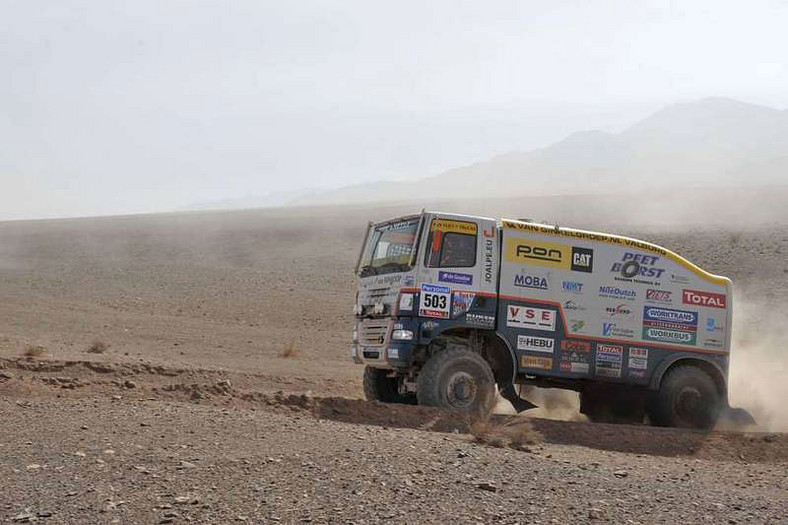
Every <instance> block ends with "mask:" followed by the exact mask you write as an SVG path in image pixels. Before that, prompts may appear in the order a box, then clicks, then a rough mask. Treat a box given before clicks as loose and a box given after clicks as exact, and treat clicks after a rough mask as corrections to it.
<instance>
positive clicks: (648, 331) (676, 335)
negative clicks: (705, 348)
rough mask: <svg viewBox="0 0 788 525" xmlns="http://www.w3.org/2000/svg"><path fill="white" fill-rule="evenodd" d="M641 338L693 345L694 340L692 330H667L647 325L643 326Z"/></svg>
mask: <svg viewBox="0 0 788 525" xmlns="http://www.w3.org/2000/svg"><path fill="white" fill-rule="evenodd" d="M643 339H647V340H649V341H663V342H665V343H677V344H684V345H694V344H695V340H696V338H695V334H694V333H693V332H684V331H681V330H668V329H666V328H652V327H648V326H644V327H643Z"/></svg>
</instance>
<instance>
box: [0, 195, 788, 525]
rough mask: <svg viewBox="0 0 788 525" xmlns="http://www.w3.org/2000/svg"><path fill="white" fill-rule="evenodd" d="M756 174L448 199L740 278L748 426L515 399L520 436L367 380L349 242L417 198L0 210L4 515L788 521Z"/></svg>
mask: <svg viewBox="0 0 788 525" xmlns="http://www.w3.org/2000/svg"><path fill="white" fill-rule="evenodd" d="M748 191H749V193H747V192H743V191H742V192H738V194H729V193H725V194H720V195H719V196H718V197H719V198H718V199H717V200H714V201H713V202H711V203H709V202H708V198H707V199H706V200H704V201H703V203H700V204H698V206H697V207H695V208H693V213H689V212H687V211H686V206H683V207H679V208H677V214H676V215H673V214H670V213H666V214H665V215H663V216H660V217H661V218H660V219H659V220H656V219H654V218H653V216H651V215H648V214H645V216H644V214H643V213H642V211H643V210H644V209H648V208H647V207H646V206H645V204H644V205H643V206H638V205H637V202H636V201H637V200H638V199H640V198H641V197H640V196H630V197H627V198H623V197H618V202H622V203H623V204H621V206H620V210H621V213H614V211H613V208H611V206H614V204H615V202H617V201H616V198H614V197H610V196H595V197H586V198H583V199H580V198H573V199H553V200H550V199H547V201H546V200H545V198H541V199H539V200H534V201H528V200H524V199H519V200H517V201H500V202H486V203H483V204H479V203H475V204H469V203H456V204H444V205H442V206H441V207H442V208H444V209H452V210H458V211H462V212H478V213H485V214H488V215H492V214H495V215H508V216H512V217H522V216H526V217H529V216H531V217H533V216H536V217H538V218H548V219H549V218H553V219H554V220H556V221H559V222H560V223H561V224H567V225H573V226H582V227H592V228H598V229H606V230H610V231H613V232H616V233H624V234H629V235H634V236H638V237H642V238H646V239H648V240H651V241H654V242H657V243H659V244H663V245H666V246H669V247H671V248H673V249H675V250H677V251H678V252H679V253H681V254H682V255H685V256H687V257H688V258H690V259H691V260H693V261H694V262H696V263H698V264H699V265H701V266H702V267H704V268H706V269H708V270H710V271H713V272H717V273H721V274H724V275H727V276H729V277H731V278H732V279H733V280H734V284H735V292H736V299H735V301H736V302H735V308H736V314H735V315H736V319H737V325H736V335H735V337H736V341H737V346H736V348H735V349H734V353H733V357H732V359H733V372H732V379H731V382H732V386H731V388H732V397H733V400H732V401H733V402H734V404H738V405H740V406H745V407H746V408H749V409H751V410H752V411H753V412H755V414H756V417H757V418H758V419H759V422H760V423H761V426H760V428H758V429H753V431H752V432H748V433H746V434H745V433H734V432H720V431H718V432H714V433H710V434H703V433H695V432H686V431H676V430H666V429H653V428H648V427H630V426H609V425H591V424H588V423H584V422H577V421H572V422H570V421H549V420H544V419H534V418H515V419H512V418H504V417H501V418H499V419H495V420H494V421H493V422H491V423H490V425H491V428H495V429H508V430H507V432H509V431H510V430H511V428H515V429H520V430H519V431H518V432H519V435H521V436H527V439H525V442H524V443H519V442H517V443H515V442H510V441H509V440H506V439H504V440H502V441H501V440H497V439H492V440H490V439H487V440H486V441H487V442H488V443H487V444H481V443H474V442H473V438H472V437H471V436H470V435H469V434H468V432H469V424H468V422H467V421H460V420H455V419H453V418H451V417H449V416H447V415H445V414H441V413H440V412H437V411H434V410H429V409H425V408H420V407H390V406H389V407H387V406H381V405H378V404H372V403H366V402H363V401H361V400H359V399H358V398H360V396H361V383H360V375H361V369H360V368H359V367H356V366H354V365H353V364H352V363H351V362H350V361H349V359H348V353H347V346H348V339H349V332H350V325H351V318H350V315H349V310H350V306H351V305H352V301H353V295H354V293H355V290H354V278H353V275H352V267H353V265H354V264H355V259H356V256H357V250H358V248H359V246H358V245H359V243H360V242H361V237H362V235H363V230H364V227H365V224H366V221H367V220H374V219H378V218H382V217H388V216H394V215H397V214H399V213H402V212H403V211H407V212H412V211H413V208H412V207H405V208H403V207H396V206H392V207H377V208H375V209H374V210H368V209H363V208H350V207H346V208H322V209H321V208H314V209H299V210H256V211H241V212H224V213H222V212H216V213H189V214H171V215H158V216H142V217H115V218H104V219H82V220H67V221H37V222H18V223H0V297H2V301H0V414H2V415H1V416H0V417H2V420H3V421H4V423H5V424H4V425H2V428H1V429H0V455H1V456H2V458H3V459H2V461H0V473H2V475H3V476H4V478H5V480H6V481H5V482H4V483H3V486H2V488H0V519H6V520H17V521H19V522H24V521H32V520H42V521H46V522H51V523H56V522H80V523H92V522H95V523H99V522H100V523H107V522H112V521H113V520H117V521H115V522H118V523H120V522H123V523H131V522H146V523H150V522H154V523H157V522H162V523H167V522H174V523H178V522H182V521H201V522H231V521H245V520H248V521H253V522H258V521H267V520H271V521H274V520H281V521H284V522H292V521H308V520H312V521H315V522H325V521H335V522H350V521H352V522H366V521H373V522H374V521H391V520H396V521H408V522H416V521H447V520H456V521H459V522H501V523H514V522H532V521H536V522H550V521H551V520H557V521H558V522H564V521H569V520H573V521H574V520H581V521H582V520H592V519H611V520H616V521H623V522H627V521H628V522H654V521H662V522H675V521H677V520H682V521H709V522H720V521H727V520H735V521H751V520H754V521H779V520H780V519H784V516H785V515H786V511H788V491H787V490H786V489H787V488H788V486H787V485H786V482H785V479H787V478H786V473H788V439H786V436H785V435H784V434H782V433H779V432H777V431H783V430H788V426H786V423H787V422H788V414H786V412H785V407H783V406H781V404H784V403H783V402H782V401H781V400H784V399H785V397H786V395H788V392H786V387H785V386H784V385H783V384H782V383H785V382H784V381H783V380H782V377H783V376H782V374H781V372H783V371H784V372H788V366H787V363H788V360H787V359H786V357H785V355H784V352H783V348H784V344H783V342H784V340H785V337H786V335H788V328H786V327H787V326H788V323H786V322H785V320H786V319H785V314H784V313H783V312H782V311H781V306H782V305H784V304H785V301H786V299H787V298H788V262H786V254H788V211H786V209H785V207H784V206H780V205H779V203H781V202H782V203H784V202H788V192H786V191H784V190H780V191H782V193H780V191H777V190H771V191H769V192H765V193H764V192H761V193H760V195H761V196H762V197H763V199H762V200H760V201H759V200H758V195H759V194H758V192H755V191H754V190H751V191H750V190H748ZM701 193H703V192H700V193H697V195H700V194H701ZM690 197H692V194H690ZM688 198H689V197H687V192H683V193H682V194H681V196H680V197H677V198H676V202H679V201H681V199H684V201H686V199H688ZM622 199H623V200H622ZM726 199H727V200H726ZM664 202H674V201H672V200H668V201H664ZM682 202H683V201H682ZM753 202H761V203H762V204H763V205H762V206H760V207H758V208H757V213H756V214H755V216H754V217H752V216H750V215H746V214H744V212H742V210H741V209H739V208H740V207H741V206H746V207H750V208H752V209H755V208H754V207H753ZM775 202H776V203H778V204H774V203H775ZM580 203H582V205H583V209H584V210H585V212H581V211H578V210H579V209H580V208H579V204H580ZM764 203H765V204H764ZM557 204H560V206H558V205H557ZM766 204H768V206H766ZM551 205H552V208H551V207H550V206H551ZM666 206H667V205H666ZM737 206H739V207H738V208H737ZM764 208H768V209H764ZM521 209H527V210H528V211H534V213H517V211H518V210H521ZM551 209H552V210H558V211H556V212H555V213H553V214H552V216H551V214H549V213H548V212H549V211H550V210H551ZM493 210H500V212H499V213H493ZM599 210H606V212H605V213H604V214H602V213H596V212H598V211H599ZM678 211H681V213H678ZM583 213H585V214H586V215H585V216H584V215H583ZM726 215H730V216H736V217H737V221H736V222H735V223H731V222H727V223H726V222H725V219H724V218H725V216H726ZM677 217H679V218H680V219H679V218H677ZM746 218H749V219H750V220H745V219H746ZM663 219H664V220H663ZM677 221H679V222H681V223H682V225H681V226H677ZM96 341H100V342H103V343H106V344H107V345H109V349H108V350H107V351H106V352H103V353H91V352H89V351H88V349H89V347H90V346H91V344H93V343H94V342H96ZM30 347H41V349H39V350H33V351H32V352H31V353H33V354H35V355H33V356H32V357H26V356H24V354H25V352H26V351H29V348H30ZM286 351H290V352H292V353H293V354H294V355H291V356H290V357H285V356H284V355H283V354H284V353H286ZM563 408H564V410H563V411H561V415H563V416H565V417H566V418H570V419H572V418H574V416H573V415H572V414H571V412H572V407H571V406H568V407H563ZM556 413H558V412H556ZM499 441H500V442H499ZM490 443H492V445H491V444H490Z"/></svg>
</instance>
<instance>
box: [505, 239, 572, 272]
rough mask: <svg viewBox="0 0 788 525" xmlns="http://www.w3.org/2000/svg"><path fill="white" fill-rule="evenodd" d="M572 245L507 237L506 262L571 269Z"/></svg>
mask: <svg viewBox="0 0 788 525" xmlns="http://www.w3.org/2000/svg"><path fill="white" fill-rule="evenodd" d="M570 252H571V250H570V247H569V246H566V245H563V244H552V243H549V242H542V241H535V240H531V239H520V238H517V237H509V238H508V239H506V262H510V263H515V264H527V265H528V266H539V267H541V268H558V269H561V270H569V269H570V257H571V256H570Z"/></svg>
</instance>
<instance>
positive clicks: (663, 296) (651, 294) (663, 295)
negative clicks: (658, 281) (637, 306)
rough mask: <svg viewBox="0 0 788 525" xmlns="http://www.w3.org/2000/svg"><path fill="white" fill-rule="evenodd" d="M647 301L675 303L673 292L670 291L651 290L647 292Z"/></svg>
mask: <svg viewBox="0 0 788 525" xmlns="http://www.w3.org/2000/svg"><path fill="white" fill-rule="evenodd" d="M646 301H651V302H652V303H666V304H668V303H671V302H673V292H671V291H668V290H653V289H651V288H649V289H648V290H646Z"/></svg>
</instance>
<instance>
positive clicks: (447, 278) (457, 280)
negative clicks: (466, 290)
mask: <svg viewBox="0 0 788 525" xmlns="http://www.w3.org/2000/svg"><path fill="white" fill-rule="evenodd" d="M438 280H439V281H440V282H443V283H454V284H464V285H466V286H470V285H472V284H473V275H470V274H467V273H455V272H438Z"/></svg>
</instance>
